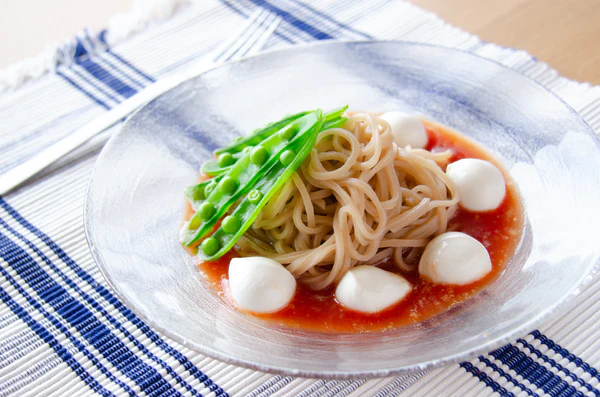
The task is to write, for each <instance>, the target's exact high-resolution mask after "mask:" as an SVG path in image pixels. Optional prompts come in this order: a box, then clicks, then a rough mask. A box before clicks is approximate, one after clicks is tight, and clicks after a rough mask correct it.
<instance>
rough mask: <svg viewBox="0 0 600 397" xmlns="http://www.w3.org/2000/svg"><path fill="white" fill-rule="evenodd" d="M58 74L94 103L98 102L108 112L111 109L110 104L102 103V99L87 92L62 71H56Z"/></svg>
mask: <svg viewBox="0 0 600 397" xmlns="http://www.w3.org/2000/svg"><path fill="white" fill-rule="evenodd" d="M56 74H57V75H58V76H60V77H62V78H63V79H64V80H65V81H66V82H67V83H69V84H71V85H72V86H73V87H75V88H77V90H79V91H81V92H82V93H84V94H85V95H87V96H88V97H89V98H90V99H91V100H93V101H94V102H96V103H97V104H98V105H100V106H102V107H103V108H105V109H106V110H108V109H110V106H108V104H106V102H104V101H102V100H101V99H100V98H98V97H97V96H95V95H94V94H92V93H91V92H89V91H88V90H86V89H85V88H83V87H82V86H81V85H79V84H77V83H76V82H75V81H74V80H73V79H71V78H70V77H67V76H66V75H65V74H64V73H62V72H61V71H60V70H58V69H57V70H56Z"/></svg>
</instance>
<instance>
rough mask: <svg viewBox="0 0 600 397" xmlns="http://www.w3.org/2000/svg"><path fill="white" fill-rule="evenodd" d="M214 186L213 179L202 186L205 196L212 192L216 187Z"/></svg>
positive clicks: (215, 184)
mask: <svg viewBox="0 0 600 397" xmlns="http://www.w3.org/2000/svg"><path fill="white" fill-rule="evenodd" d="M216 187H217V182H215V181H210V182H209V183H208V185H206V186H205V187H204V195H205V196H208V195H209V194H211V193H212V191H213V190H215V188H216Z"/></svg>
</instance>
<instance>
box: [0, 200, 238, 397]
mask: <svg viewBox="0 0 600 397" xmlns="http://www.w3.org/2000/svg"><path fill="white" fill-rule="evenodd" d="M0 207H1V208H3V209H4V210H5V211H6V212H7V213H8V214H9V215H10V216H11V217H12V218H13V219H15V220H16V221H17V222H18V223H19V224H20V225H21V226H23V227H24V228H25V229H27V230H28V231H29V232H31V233H32V234H33V235H35V236H36V237H38V238H39V239H40V240H41V241H42V242H43V243H44V244H45V245H46V246H48V247H49V248H50V249H51V250H52V251H53V252H54V253H55V254H56V255H57V257H58V258H59V259H60V260H61V261H63V262H64V263H65V264H66V265H67V266H68V267H69V268H70V269H71V270H72V271H73V272H74V273H75V274H76V275H77V276H78V277H79V278H81V279H82V280H83V281H85V282H86V283H87V284H88V285H89V286H91V287H92V288H93V289H94V290H95V291H96V292H97V293H98V294H99V295H101V296H102V297H103V298H104V299H105V300H106V301H108V302H109V303H110V304H112V305H113V306H114V307H115V308H116V309H117V310H119V312H120V313H121V314H122V315H123V316H124V317H125V318H127V320H129V321H130V322H131V323H133V324H134V325H135V326H136V327H137V328H138V329H139V330H140V331H142V332H143V333H144V335H146V336H147V337H148V338H149V339H150V340H151V341H152V342H153V343H154V344H155V345H156V346H158V347H159V348H160V349H162V350H163V351H164V352H165V353H167V354H169V355H170V356H171V357H173V358H174V359H175V360H177V361H178V362H179V363H180V364H181V365H182V366H183V367H184V368H185V369H186V370H187V371H188V372H189V373H190V374H192V376H194V377H195V378H196V379H197V380H198V381H200V382H202V383H203V384H204V385H205V386H206V387H207V388H209V390H211V391H212V392H214V393H215V395H216V396H225V397H227V396H228V394H227V393H226V392H225V391H224V390H223V389H222V388H221V387H219V386H218V385H217V384H216V383H215V382H213V380H212V379H210V378H209V377H208V376H207V375H206V374H204V373H203V372H202V371H201V370H200V369H198V368H197V367H196V366H195V365H194V364H193V363H192V362H191V361H190V360H189V359H188V358H187V357H186V356H185V355H184V354H182V353H181V352H179V351H177V350H176V349H174V348H173V347H172V346H170V345H169V344H167V343H166V342H165V341H164V340H163V339H162V338H161V337H160V336H159V335H158V334H157V333H155V332H154V331H153V330H152V329H151V328H150V327H149V326H148V325H147V324H145V323H144V322H143V321H142V320H140V319H139V318H138V317H137V316H136V315H135V314H134V313H133V312H132V311H131V310H129V309H128V308H127V307H126V306H125V305H123V303H121V301H119V300H118V299H117V298H116V297H115V296H114V295H113V294H112V293H111V292H110V291H109V290H108V289H107V288H105V287H103V286H102V285H101V284H99V283H98V282H96V280H94V278H93V277H92V276H91V275H90V274H89V273H87V272H86V271H85V270H83V269H82V268H81V267H80V266H79V265H78V264H77V263H76V262H75V261H74V260H73V259H71V258H70V257H69V256H68V255H67V254H66V253H65V252H64V251H63V250H62V249H61V248H60V247H59V246H58V245H57V244H56V243H55V242H54V241H52V239H50V237H48V236H47V235H46V234H44V233H43V232H41V231H40V230H39V229H37V228H36V227H35V226H33V225H32V224H31V223H30V222H29V221H27V220H26V219H25V218H24V217H23V216H22V215H21V214H19V213H18V212H17V211H16V210H15V209H14V208H12V207H11V206H10V205H9V204H8V203H7V202H6V201H5V200H4V198H2V197H1V196H0Z"/></svg>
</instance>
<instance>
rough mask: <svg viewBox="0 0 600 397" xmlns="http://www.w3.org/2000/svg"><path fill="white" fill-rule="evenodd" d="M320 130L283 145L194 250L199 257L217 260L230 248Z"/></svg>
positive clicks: (296, 166)
mask: <svg viewBox="0 0 600 397" xmlns="http://www.w3.org/2000/svg"><path fill="white" fill-rule="evenodd" d="M321 129H322V128H321V126H319V128H315V129H313V130H311V132H310V134H309V136H307V139H304V140H295V141H294V142H293V143H292V144H291V145H289V146H288V147H287V148H286V151H285V152H284V153H286V154H285V155H283V154H282V155H281V156H280V159H279V161H278V162H276V163H275V164H273V166H272V167H271V169H270V170H269V172H268V173H266V174H265V175H264V176H263V177H262V178H261V180H260V181H259V182H258V183H257V184H256V186H255V187H254V189H252V190H251V191H250V192H249V193H248V194H247V195H246V197H244V199H243V200H242V201H241V202H240V204H239V205H238V206H237V207H236V208H235V210H234V211H233V212H232V213H231V215H229V216H227V217H225V218H224V219H223V222H222V223H221V226H220V227H219V228H218V229H217V230H216V231H215V233H214V234H213V235H212V236H210V237H208V238H206V239H205V240H204V241H203V242H202V244H201V246H200V249H199V250H198V256H199V257H200V258H201V259H203V260H206V261H212V260H215V259H218V258H220V257H221V256H222V255H223V254H225V253H226V252H227V251H229V250H230V249H231V248H232V247H233V245H234V244H235V242H236V241H237V240H238V239H239V238H240V236H241V235H242V234H244V232H246V230H248V228H249V227H250V225H252V222H254V220H255V219H256V217H257V216H258V214H259V213H260V211H261V210H262V208H263V207H264V206H265V205H266V204H267V203H268V202H269V200H270V199H271V197H273V195H274V194H275V193H277V191H279V189H281V187H282V186H283V184H284V183H285V182H286V181H287V180H288V179H289V178H290V177H291V176H292V174H293V173H294V172H295V171H296V169H297V168H298V167H299V166H300V164H302V162H303V161H304V159H305V158H306V157H307V156H308V154H309V153H310V151H311V149H312V148H313V146H314V145H315V141H316V139H317V135H318V133H319V131H321Z"/></svg>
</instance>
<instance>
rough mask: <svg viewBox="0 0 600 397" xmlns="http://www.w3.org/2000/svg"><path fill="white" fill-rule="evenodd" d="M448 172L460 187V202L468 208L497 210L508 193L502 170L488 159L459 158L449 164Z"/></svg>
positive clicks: (479, 210)
mask: <svg viewBox="0 0 600 397" xmlns="http://www.w3.org/2000/svg"><path fill="white" fill-rule="evenodd" d="M446 174H447V175H448V178H450V180H451V181H452V182H453V183H454V185H455V186H456V188H457V189H458V194H459V196H460V199H459V202H458V204H459V205H460V206H461V207H463V208H464V209H466V210H469V211H473V212H484V211H492V210H495V209H496V208H498V207H499V206H500V204H502V201H503V200H504V196H505V195H506V182H505V181H504V176H503V175H502V172H500V170H499V169H498V168H496V167H495V166H494V165H493V164H492V163H490V162H488V161H485V160H480V159H462V160H458V161H456V162H454V163H451V164H448V167H447V168H446Z"/></svg>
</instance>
